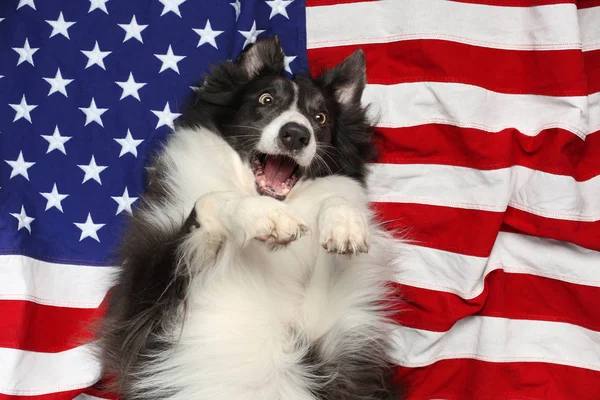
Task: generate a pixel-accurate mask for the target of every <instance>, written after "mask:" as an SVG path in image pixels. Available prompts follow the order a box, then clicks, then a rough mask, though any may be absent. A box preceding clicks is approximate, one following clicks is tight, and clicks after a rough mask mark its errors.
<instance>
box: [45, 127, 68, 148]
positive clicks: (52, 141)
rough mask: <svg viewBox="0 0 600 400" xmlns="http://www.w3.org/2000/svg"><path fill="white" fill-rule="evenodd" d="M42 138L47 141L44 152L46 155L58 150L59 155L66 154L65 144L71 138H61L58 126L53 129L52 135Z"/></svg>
mask: <svg viewBox="0 0 600 400" xmlns="http://www.w3.org/2000/svg"><path fill="white" fill-rule="evenodd" d="M42 137H43V138H44V139H45V140H47V141H48V151H46V154H48V153H50V152H51V151H52V150H59V151H60V152H61V153H63V154H67V150H65V143H67V142H68V141H69V140H71V138H72V136H61V135H60V131H59V130H58V126H56V127H55V128H54V133H53V134H52V135H42Z"/></svg>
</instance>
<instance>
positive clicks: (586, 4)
mask: <svg viewBox="0 0 600 400" xmlns="http://www.w3.org/2000/svg"><path fill="white" fill-rule="evenodd" d="M591 7H600V0H577V8H581V9H583V8H591Z"/></svg>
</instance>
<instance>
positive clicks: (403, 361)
mask: <svg viewBox="0 0 600 400" xmlns="http://www.w3.org/2000/svg"><path fill="white" fill-rule="evenodd" d="M394 340H395V345H396V346H395V348H394V351H393V356H394V357H395V359H396V360H397V362H398V363H399V365H402V366H404V367H422V366H425V365H431V364H433V363H434V362H436V361H440V360H444V359H457V358H471V359H476V360H482V361H488V362H491V363H497V362H517V361H521V362H546V363H553V364H561V365H568V366H573V367H579V368H587V369H590V370H595V371H600V353H599V352H596V351H590V350H591V349H596V348H598V347H599V346H600V332H595V331H591V330H588V329H585V328H582V327H579V326H575V325H571V324H566V323H561V322H547V321H530V320H511V319H505V318H493V317H479V316H471V317H468V318H465V319H463V320H461V321H459V322H457V323H456V324H455V325H454V326H453V327H452V329H450V330H449V331H447V332H433V331H426V330H422V329H414V328H407V327H397V328H396V329H395V330H394Z"/></svg>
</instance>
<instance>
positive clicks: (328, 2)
mask: <svg viewBox="0 0 600 400" xmlns="http://www.w3.org/2000/svg"><path fill="white" fill-rule="evenodd" d="M369 1H379V0H306V6H307V7H316V6H333V5H336V4H348V3H365V2H369Z"/></svg>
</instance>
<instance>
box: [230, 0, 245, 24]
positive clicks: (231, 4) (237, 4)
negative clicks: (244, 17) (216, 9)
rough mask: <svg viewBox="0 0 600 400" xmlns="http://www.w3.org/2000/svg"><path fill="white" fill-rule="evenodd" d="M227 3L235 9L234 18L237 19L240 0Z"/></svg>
mask: <svg viewBox="0 0 600 400" xmlns="http://www.w3.org/2000/svg"><path fill="white" fill-rule="evenodd" d="M229 5H230V6H231V7H233V9H234V10H235V20H236V21H237V20H238V18H239V17H240V14H241V12H242V4H241V3H240V0H235V2H233V3H229Z"/></svg>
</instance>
